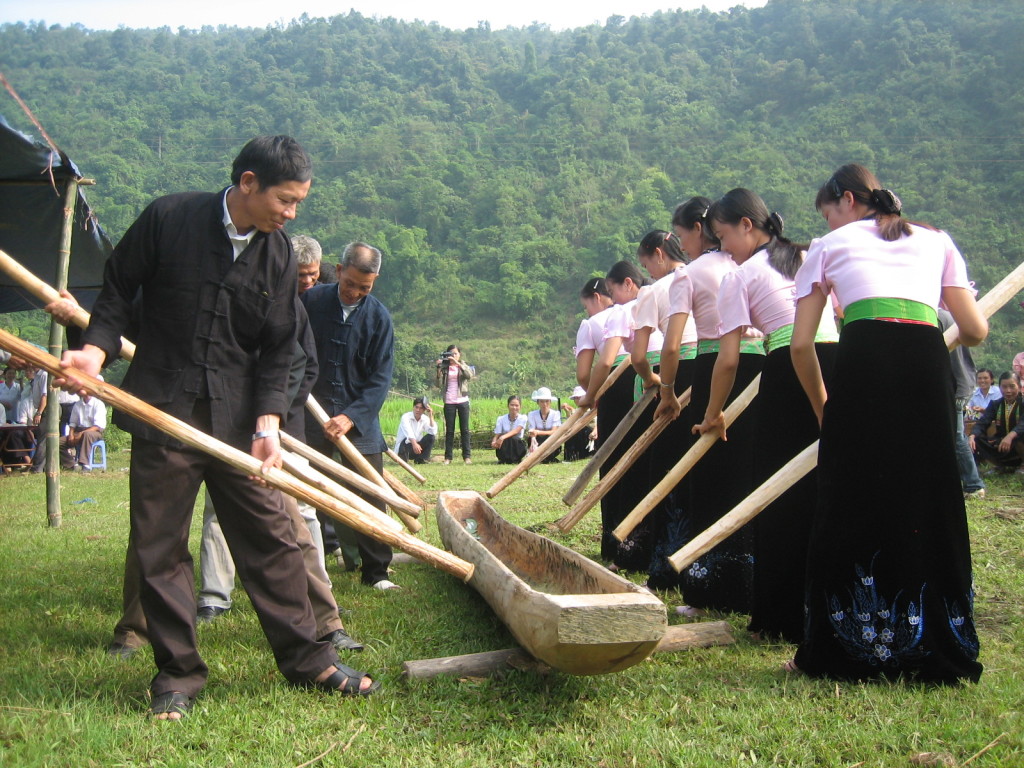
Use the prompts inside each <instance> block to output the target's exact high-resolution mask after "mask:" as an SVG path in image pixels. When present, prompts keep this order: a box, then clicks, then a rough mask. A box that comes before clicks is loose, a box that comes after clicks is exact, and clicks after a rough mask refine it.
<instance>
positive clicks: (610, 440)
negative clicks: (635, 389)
mask: <svg viewBox="0 0 1024 768" xmlns="http://www.w3.org/2000/svg"><path fill="white" fill-rule="evenodd" d="M656 394H658V390H657V389H656V388H655V387H651V388H650V389H648V390H647V391H646V392H644V396H643V397H641V398H640V399H639V400H637V401H636V402H635V403H633V407H632V408H630V409H629V411H628V412H627V413H626V415H625V416H624V417H623V418H622V421H620V422H619V423H618V424H616V425H615V429H613V430H612V433H611V434H610V435H608V437H607V438H603V437H602V438H601V447H600V448H598V449H597V451H595V452H594V455H593V456H591V457H590V461H588V462H587V465H586V466H585V467H584V468H583V471H582V472H580V474H579V477H577V478H576V481H575V482H574V483H573V484H572V487H571V488H569V490H568V491H567V492H566V494H565V496H563V497H562V503H563V504H565V505H566V506H569V507H571V506H572V503H573V502H574V501H576V499H578V498H579V497H580V494H581V493H583V489H584V488H586V487H587V484H588V483H589V482H590V480H591V478H592V477H593V476H594V475H595V474H597V471H598V470H599V469H600V468H601V466H602V465H603V464H604V463H605V462H606V461H607V460H608V457H609V456H611V455H612V452H613V451H614V450H615V449H616V448H618V447H619V443H621V442H622V438H624V437H625V436H626V433H627V432H629V429H630V427H632V426H633V425H634V424H636V420H637V419H639V418H640V414H642V413H643V412H644V409H645V408H647V406H648V404H649V403H650V402H651V401H652V400H653V399H654V396H655V395H656ZM645 431H646V430H645Z"/></svg>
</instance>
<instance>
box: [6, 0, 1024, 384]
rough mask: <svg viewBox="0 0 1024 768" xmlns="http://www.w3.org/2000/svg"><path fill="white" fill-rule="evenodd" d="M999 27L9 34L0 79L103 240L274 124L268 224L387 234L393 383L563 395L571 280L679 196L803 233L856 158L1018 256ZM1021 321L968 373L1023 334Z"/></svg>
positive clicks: (1018, 25) (350, 234)
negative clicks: (295, 200) (747, 202)
mask: <svg viewBox="0 0 1024 768" xmlns="http://www.w3.org/2000/svg"><path fill="white" fill-rule="evenodd" d="M1022 36H1024V17H1022V15H1021V14H1020V6H1019V4H1017V3H1014V2H995V3H993V2H985V3H981V2H977V1H976V0H968V1H964V0H956V1H951V0H935V1H934V2H928V3H923V2H920V3H890V2H885V1H884V0H856V1H855V0H823V1H818V0H771V1H770V2H769V3H768V4H767V5H766V6H765V7H764V8H758V9H744V8H734V9H732V10H731V11H728V12H723V13H713V12H711V11H708V10H697V11H685V12H684V11H671V12H668V11H666V12H661V13H655V14H653V15H652V16H649V17H634V18H629V19H626V18H623V17H621V16H614V17H611V18H609V19H608V20H607V21H606V23H605V24H604V25H603V26H601V25H592V26H589V27H583V28H579V29H574V30H568V31H564V32H553V31H551V30H550V29H548V28H546V27H544V26H542V25H534V26H531V27H527V28H520V29H515V28H509V29H504V30H492V29H491V28H490V27H489V26H488V25H486V24H482V25H480V26H478V27H477V28H474V29H467V30H464V31H454V30H450V29H446V28H444V27H441V26H438V25H436V24H423V23H418V22H417V23H407V22H402V21H397V20H395V19H391V18H387V19H380V20H375V19H370V18H367V17H365V16H362V15H360V14H358V13H356V12H350V13H348V14H342V15H338V16H334V17H332V18H310V17H307V16H303V17H302V18H300V19H299V20H297V21H295V22H293V23H291V24H287V25H278V26H272V27H267V28H263V29H252V28H238V27H223V26H222V27H218V28H216V29H213V28H204V29H202V30H200V31H189V30H186V29H184V28H182V29H179V30H177V31H173V30H171V29H168V28H161V29H147V30H131V29H118V30H116V31H112V32H106V31H91V30H88V29H85V28H83V27H81V26H78V25H76V26H72V27H67V28H65V27H60V26H52V27H46V26H45V25H43V24H5V25H2V26H0V52H2V53H0V70H2V71H3V72H4V73H5V74H6V76H7V77H8V79H9V80H10V81H11V82H12V83H13V84H14V85H15V87H16V88H17V89H18V90H19V92H20V93H21V94H22V96H23V97H24V98H25V99H26V100H27V101H28V102H29V103H30V104H31V105H32V108H33V110H34V111H35V113H36V115H37V116H38V117H39V119H40V121H41V122H42V124H43V125H45V126H46V127H47V130H48V132H49V133H50V134H51V135H52V136H54V137H55V138H56V139H57V141H58V142H59V143H60V144H61V145H62V147H63V148H64V149H65V150H67V151H68V152H69V153H70V154H71V155H72V156H73V157H74V158H75V160H76V162H77V163H78V164H79V166H80V167H81V168H83V170H84V171H85V172H86V173H87V174H88V175H89V176H91V177H94V178H96V179H97V181H98V187H96V188H95V189H94V190H92V191H91V192H90V202H91V204H92V205H93V207H94V209H95V210H96V212H97V215H98V217H99V219H100V221H101V223H102V224H103V225H104V227H105V228H106V230H107V231H108V232H109V233H110V234H111V237H112V239H114V240H115V242H116V240H117V239H118V238H119V237H120V235H121V234H122V233H123V232H124V230H125V229H126V228H127V226H128V225H129V224H130V223H131V221H132V220H133V219H134V217H135V216H136V215H137V214H138V213H139V212H140V211H141V209H142V208H143V207H144V205H145V204H146V203H147V202H148V201H149V200H150V199H151V198H153V197H155V196H157V195H161V194H166V193H170V192H177V191H182V190H185V189H217V188H220V187H222V186H224V185H225V184H226V183H227V177H228V169H229V166H230V161H231V159H232V157H233V156H234V154H235V153H236V152H237V150H238V149H239V148H240V147H241V146H242V144H244V142H245V141H246V140H248V139H249V138H251V137H252V136H254V135H257V134H261V133H288V134H291V135H294V136H295V137H296V138H298V139H299V140H300V141H301V142H302V143H303V144H304V145H305V146H306V148H307V149H308V150H309V151H310V153H311V155H312V156H313V159H314V163H315V174H316V175H315V180H314V184H313V188H312V191H311V193H310V196H309V198H308V199H307V202H306V203H304V204H303V206H302V208H301V209H300V215H299V218H298V219H297V220H296V221H295V222H294V223H293V224H292V225H291V226H290V231H291V232H292V233H294V234H299V233H304V234H310V235H312V236H314V237H316V238H318V239H319V240H320V241H321V242H322V243H323V245H324V251H325V253H326V254H331V255H334V256H337V255H338V254H339V253H340V251H341V249H342V247H343V246H344V244H345V243H347V242H349V241H351V240H355V239H360V240H366V241H368V242H371V243H374V244H375V245H377V246H379V247H380V248H381V249H382V250H383V251H384V253H385V262H384V268H383V271H382V274H381V278H380V280H379V281H378V283H377V287H376V289H375V290H376V293H377V295H378V296H379V297H380V298H381V299H382V300H383V301H384V302H385V304H387V305H388V306H389V307H390V308H391V309H392V311H393V313H394V315H395V319H396V327H397V331H398V338H399V367H398V376H397V377H396V385H398V386H400V387H402V388H408V391H412V392H419V391H421V390H422V389H423V387H425V386H427V384H428V383H429V380H430V374H431V371H432V367H431V363H432V361H433V360H434V359H435V357H436V355H437V353H438V352H440V351H441V350H442V349H443V348H444V347H445V346H447V344H449V343H451V342H456V343H459V344H460V346H461V347H462V348H463V351H464V353H465V355H466V357H467V359H469V360H470V361H471V362H473V363H474V364H475V365H476V366H477V368H478V371H479V373H480V381H479V383H478V387H477V389H475V391H477V392H479V394H488V395H495V396H497V395H501V394H504V393H506V392H512V391H520V392H522V391H525V389H527V388H533V387H535V386H540V385H546V386H551V387H554V388H559V389H562V390H563V391H564V389H565V388H566V387H568V386H570V384H571V379H572V364H571V352H570V348H571V346H572V339H573V338H574V334H575V329H576V326H577V324H578V319H579V318H580V317H582V315H581V309H580V306H579V302H578V300H577V292H578V289H579V287H580V286H581V285H582V284H583V282H584V281H585V280H586V279H587V278H589V277H591V276H593V275H597V274H603V273H604V272H605V271H606V270H607V268H608V267H609V266H610V265H611V264H612V263H613V262H615V261H617V260H619V259H624V258H627V259H628V258H632V257H633V256H634V254H635V249H636V244H637V243H638V241H639V240H640V238H641V237H642V236H643V235H644V234H645V233H646V232H647V231H649V230H651V229H654V228H667V227H668V224H669V216H670V214H671V210H672V208H673V207H674V206H675V205H676V204H677V203H679V202H681V201H683V200H685V199H687V198H688V197H690V196H691V195H694V194H702V195H707V196H708V197H712V198H714V197H717V196H719V195H721V194H723V193H724V192H726V191H728V190H729V189H731V188H733V187H737V186H744V187H749V188H751V189H753V190H755V191H757V192H758V193H759V194H761V196H762V197H764V198H765V200H766V202H767V203H768V205H769V207H770V208H771V209H772V210H777V211H779V212H781V213H782V215H783V216H784V217H785V220H786V233H787V235H791V236H792V237H793V238H794V239H796V240H803V241H807V240H810V239H811V238H812V237H815V236H818V235H820V234H823V233H824V231H825V229H824V224H823V222H822V220H821V218H820V217H819V216H818V215H817V213H816V212H815V210H814V205H813V201H814V195H815V192H816V190H817V188H818V186H819V185H820V184H821V183H822V182H823V181H824V180H825V179H827V178H828V176H829V174H830V173H831V172H832V170H833V169H834V168H835V167H837V166H838V165H841V164H842V163H845V162H861V163H864V164H865V165H867V166H868V167H870V168H871V169H872V170H874V171H875V172H876V174H877V175H878V176H879V177H880V178H881V179H882V180H883V182H885V183H886V184H887V185H888V186H890V187H892V188H893V189H894V190H896V191H897V192H898V194H899V195H900V196H901V197H902V199H903V201H904V205H905V210H906V212H907V214H908V215H909V216H910V218H912V219H915V220H920V221H926V222H929V223H931V224H933V225H935V226H939V227H941V228H943V229H946V230H947V231H949V232H950V234H951V235H952V236H953V238H954V239H955V240H956V241H957V243H958V245H959V246H960V248H961V250H962V251H963V253H964V255H965V257H966V258H967V261H968V267H969V271H970V274H971V277H972V279H973V280H975V281H976V283H977V286H978V288H979V290H980V291H982V292H984V291H985V290H987V289H988V288H991V287H992V285H994V284H995V282H997V281H998V280H999V279H1000V278H1001V277H1002V276H1003V275H1004V274H1006V273H1007V272H1008V271H1009V270H1010V269H1012V268H1013V267H1014V266H1015V265H1016V264H1017V263H1018V262H1019V261H1020V260H1021V248H1020V246H1019V242H1020V236H1019V235H1020V227H1019V223H1018V221H1017V217H1018V216H1019V215H1020V214H1019V199H1020V191H1019V190H1020V189H1021V188H1022V187H1024V167H1022V165H1021V159H1020V142H1021V139H1020V115H1021V114H1022V111H1024V110H1022V107H1024V95H1022V92H1021V90H1020V87H1019V83H1020V82H1021V80H1022V76H1024V62H1022V57H1024V49H1022V47H1021V46H1020V44H1019V41H1020V40H1021V38H1022ZM13 112H14V110H13V109H7V110H6V113H7V115H6V116H7V117H8V119H9V120H11V121H12V122H13V123H14V124H16V125H19V127H21V128H22V129H27V128H29V126H26V125H24V124H23V122H24V121H20V122H19V119H18V118H19V117H20V116H19V115H15V114H13ZM1019 311H1020V310H1019V309H1018V308H1017V307H1016V305H1013V306H1012V307H1011V308H1008V309H1006V310H1004V311H1003V312H1002V313H1001V314H1000V315H999V316H998V317H997V319H996V320H995V322H994V324H993V329H992V334H991V336H990V340H989V341H988V342H986V345H985V347H984V348H983V349H982V350H981V351H980V352H979V354H978V355H976V356H977V357H978V359H979V362H982V363H985V364H987V365H988V367H992V368H999V369H1002V368H1005V367H1007V366H1008V363H1009V360H1010V359H1011V357H1012V355H1013V354H1014V353H1015V352H1016V351H1019V349H1020V348H1024V338H1022V337H1018V334H1017V327H1018V326H1019V321H1018V317H1019V316H1018V315H1017V313H1018V312H1019Z"/></svg>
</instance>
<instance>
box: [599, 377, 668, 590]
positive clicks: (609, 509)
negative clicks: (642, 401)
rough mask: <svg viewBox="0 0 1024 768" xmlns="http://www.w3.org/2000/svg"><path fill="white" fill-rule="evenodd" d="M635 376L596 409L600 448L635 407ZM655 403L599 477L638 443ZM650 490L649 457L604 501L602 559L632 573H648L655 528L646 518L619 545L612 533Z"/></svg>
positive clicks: (622, 379)
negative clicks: (653, 529)
mask: <svg viewBox="0 0 1024 768" xmlns="http://www.w3.org/2000/svg"><path fill="white" fill-rule="evenodd" d="M634 386H635V376H633V375H632V373H631V372H630V371H626V372H625V373H624V374H623V375H622V376H620V377H619V379H618V380H617V381H616V382H615V383H614V384H612V386H611V387H610V388H609V389H608V391H607V392H605V393H604V395H602V396H601V401H600V403H599V407H598V409H597V447H598V448H599V449H600V447H601V444H602V443H603V442H604V440H605V439H607V437H608V436H609V435H610V434H611V433H612V432H613V431H614V430H615V427H616V426H618V424H619V422H620V421H622V419H623V418H625V416H626V414H627V413H628V412H629V409H630V408H632V407H633V389H634ZM654 409H655V404H654V403H649V404H648V406H647V408H646V409H645V410H644V412H643V413H642V414H641V415H640V417H639V418H638V419H637V420H636V422H635V423H634V424H633V426H631V427H630V428H629V431H628V432H627V433H626V435H625V437H623V438H622V441H621V442H620V443H619V444H618V446H617V447H616V448H615V450H614V451H612V453H611V455H610V456H609V457H608V458H607V459H606V460H605V462H604V463H603V464H602V465H601V469H600V475H601V477H604V475H605V473H606V472H608V471H610V470H611V469H612V467H614V466H615V464H616V463H617V462H618V460H619V459H620V458H622V455H623V454H624V453H625V452H626V451H627V450H629V448H630V447H631V446H632V445H633V443H635V442H636V441H637V439H638V438H639V437H640V435H642V434H643V433H644V431H646V429H647V427H649V426H650V425H651V421H652V419H653V416H654ZM650 489H651V469H650V456H641V457H640V458H639V459H638V460H637V461H636V463H634V464H633V466H632V467H630V468H629V469H628V470H627V471H626V473H625V474H624V475H623V476H622V477H621V478H619V481H618V482H617V483H616V484H615V485H614V486H612V488H611V490H610V491H608V493H607V494H605V495H604V497H603V498H602V499H601V557H602V558H603V559H605V560H610V561H611V562H613V563H614V564H615V565H617V566H618V567H619V568H622V569H624V570H630V571H646V570H647V566H648V564H649V563H650V561H651V546H652V525H651V519H650V515H648V516H647V518H645V519H644V520H643V521H642V522H641V523H640V524H639V525H638V526H637V527H636V528H634V529H633V532H632V533H630V535H629V536H627V537H626V540H625V541H623V542H619V541H618V540H617V539H616V538H615V537H614V536H612V531H613V530H615V528H616V526H618V524H619V523H621V522H622V520H623V518H625V517H626V515H628V514H629V513H630V512H632V511H633V508H634V507H635V506H636V505H637V504H639V503H640V502H641V501H642V500H643V498H644V496H646V495H647V492H648V491H650Z"/></svg>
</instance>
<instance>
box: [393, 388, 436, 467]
mask: <svg viewBox="0 0 1024 768" xmlns="http://www.w3.org/2000/svg"><path fill="white" fill-rule="evenodd" d="M436 438H437V424H435V423H434V409H433V408H431V407H430V403H428V402H427V401H426V400H425V399H424V398H422V397H417V398H416V399H414V400H413V401H412V410H411V411H407V412H406V413H403V414H402V420H401V421H400V422H399V423H398V435H396V437H395V453H397V454H398V455H399V457H401V458H402V459H404V460H405V461H414V462H416V463H417V464H426V463H427V462H428V461H430V452H431V451H432V450H433V448H434V440H435V439H436Z"/></svg>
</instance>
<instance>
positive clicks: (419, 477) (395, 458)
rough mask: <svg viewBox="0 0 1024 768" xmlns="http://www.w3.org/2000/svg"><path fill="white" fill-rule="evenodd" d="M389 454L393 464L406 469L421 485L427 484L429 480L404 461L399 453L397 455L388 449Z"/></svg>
mask: <svg viewBox="0 0 1024 768" xmlns="http://www.w3.org/2000/svg"><path fill="white" fill-rule="evenodd" d="M387 454H388V458H389V459H391V460H392V461H393V462H395V464H397V465H398V466H400V467H401V468H402V469H404V470H405V471H406V472H408V473H409V474H410V475H412V476H413V477H415V478H416V479H417V480H419V481H420V482H421V483H425V482H427V478H425V477H424V476H423V475H421V474H420V472H419V471H418V470H417V469H416V468H415V467H413V465H412V464H410V463H409V462H407V461H406V460H405V459H403V458H402V457H401V456H399V455H398V454H397V453H395V452H394V451H393V450H392V449H390V448H388V450H387Z"/></svg>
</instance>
